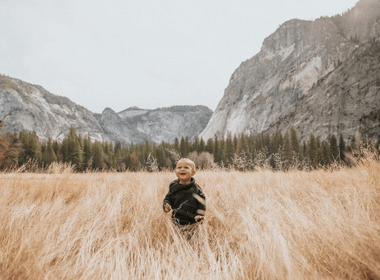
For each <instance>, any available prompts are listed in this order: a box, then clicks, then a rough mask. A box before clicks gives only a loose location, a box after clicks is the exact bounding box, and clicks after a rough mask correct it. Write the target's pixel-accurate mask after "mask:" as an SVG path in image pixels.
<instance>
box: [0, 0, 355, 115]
mask: <svg viewBox="0 0 380 280" xmlns="http://www.w3.org/2000/svg"><path fill="white" fill-rule="evenodd" d="M357 2H358V0H319V1H316V0H228V1H227V0H186V1H185V0H136V1H131V0H107V1H106V0H96V1H94V0H0V74H5V75H8V76H11V77H15V78H18V79H21V80H24V81H26V82H29V83H32V84H38V85H41V86H42V87H44V88H45V89H46V90H48V91H50V92H52V93H54V94H56V95H61V96H66V97H68V98H69V99H71V100H72V101H73V102H75V103H77V104H78V105H81V106H83V107H85V108H87V109H89V110H90V111H92V112H95V113H101V112H102V111H103V109H105V108H106V107H110V108H112V109H113V110H114V111H116V112H119V111H122V110H124V109H126V108H128V107H131V106H138V107H140V108H147V109H155V108H159V107H169V106H172V105H205V106H207V107H209V108H210V109H212V110H215V108H216V106H217V105H218V103H219V101H220V100H221V98H222V96H223V94H224V90H225V88H226V87H227V85H228V82H229V79H230V77H231V75H232V73H233V71H234V70H235V69H236V68H237V67H238V66H239V65H240V63H241V62H242V61H245V60H247V59H249V58H251V57H253V56H254V55H256V54H257V53H258V52H259V51H260V48H261V45H262V42H263V40H264V39H265V38H266V37H268V36H269V35H270V34H272V33H273V32H274V31H275V30H276V29H277V28H278V27H279V26H280V25H281V24H282V23H284V22H285V21H287V20H290V19H294V18H298V19H305V20H314V19H316V18H319V17H320V16H332V15H335V14H341V13H343V12H345V11H347V10H348V9H349V8H352V7H354V6H355V4H356V3H357Z"/></svg>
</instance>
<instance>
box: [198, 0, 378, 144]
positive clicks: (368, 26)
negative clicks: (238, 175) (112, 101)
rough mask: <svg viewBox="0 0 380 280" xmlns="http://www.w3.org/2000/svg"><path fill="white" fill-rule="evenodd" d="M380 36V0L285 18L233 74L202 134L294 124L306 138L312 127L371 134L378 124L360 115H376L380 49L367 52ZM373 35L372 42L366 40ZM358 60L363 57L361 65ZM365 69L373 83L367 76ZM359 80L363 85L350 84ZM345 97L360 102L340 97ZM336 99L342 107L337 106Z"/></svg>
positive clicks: (318, 133) (326, 131)
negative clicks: (307, 17)
mask: <svg viewBox="0 0 380 280" xmlns="http://www.w3.org/2000/svg"><path fill="white" fill-rule="evenodd" d="M363 22H364V24H363ZM363 28H365V30H366V32H364V31H363V30H364V29H363ZM379 38H380V1H374V0H362V1H360V2H359V3H358V4H357V5H356V6H355V7H354V8H353V9H351V10H350V11H349V12H347V13H346V14H344V15H340V16H335V17H332V18H327V17H325V18H320V19H317V20H315V21H302V20H290V21H288V22H286V23H284V24H283V25H281V26H280V27H279V28H278V29H277V30H276V31H275V32H274V33H273V34H272V35H270V36H269V37H268V38H266V39H265V40H264V42H263V45H262V48H261V50H260V52H259V53H258V54H257V55H255V56H254V57H253V58H251V59H249V60H247V61H245V62H243V63H242V64H241V65H240V66H239V68H238V69H236V70H235V72H234V73H233V74H232V76H231V79H230V82H229V85H228V87H227V88H226V90H225V93H224V96H223V98H222V100H221V101H220V103H219V105H218V107H217V109H216V110H215V112H214V114H213V115H212V117H211V119H210V122H209V124H208V125H207V127H206V128H205V130H204V131H203V132H202V133H201V134H200V137H202V138H204V139H208V138H211V137H213V136H214V135H218V136H219V137H223V136H226V134H227V133H228V132H231V133H232V134H239V133H245V134H253V135H255V134H259V133H272V132H274V131H275V130H281V131H283V132H285V131H286V130H288V129H289V128H290V127H291V126H293V125H294V126H296V128H297V130H298V132H299V133H300V134H301V139H302V140H305V139H304V138H302V137H305V136H306V137H307V135H308V133H309V132H310V131H312V132H313V133H314V134H315V135H316V136H319V137H320V138H321V139H325V138H327V137H328V136H329V135H330V134H331V133H335V134H337V133H342V134H343V136H344V137H348V136H349V135H351V133H352V132H353V131H355V130H359V131H361V132H362V133H364V134H371V135H372V134H373V133H375V132H374V130H373V129H372V130H371V129H370V130H368V125H365V124H364V122H363V121H359V120H360V119H362V120H364V119H368V118H367V117H365V116H367V115H371V116H373V115H376V114H377V113H376V110H377V109H375V108H376V106H377V107H379V105H380V104H379V103H380V101H379V99H380V98H379V94H378V89H377V88H376V85H375V84H376V79H377V78H376V77H377V75H378V74H377V73H376V69H377V68H378V65H379V62H378V60H377V58H378V53H376V52H371V51H369V53H371V54H368V52H367V50H371V49H374V48H376V46H375V45H376V44H377V43H376V41H377V40H379ZM369 41H370V42H373V43H372V44H373V45H371V46H369V45H368V44H366V43H367V42H369ZM361 56H363V57H361ZM364 57H366V58H364ZM352 61H357V62H359V61H360V65H361V67H357V68H355V69H356V70H355V73H354V72H353V71H354V70H353V67H354V66H355V65H353V64H352ZM375 61H376V62H375ZM368 69H370V70H368ZM367 72H368V73H367ZM368 75H369V76H370V77H368ZM327 77H330V79H329V80H327ZM347 77H350V79H349V82H348V78H347ZM364 77H366V78H367V80H366V81H368V83H367V82H366V83H365V84H363V80H362V79H363V78H364ZM346 78H347V80H346V81H345V79H346ZM322 81H324V82H322ZM343 81H344V82H345V83H344V85H342V82H343ZM356 83H358V84H360V85H361V88H360V93H359V91H356V92H354V91H353V90H350V87H351V86H352V85H354V84H356ZM327 90H328V91H329V92H328V93H327ZM327 95H328V96H329V97H328V98H327V99H326V96H327ZM348 96H349V98H348ZM363 98H364V99H365V100H368V101H369V100H371V106H370V107H366V106H361V105H359V103H360V104H362V100H363ZM342 99H346V100H345V101H346V103H348V102H350V103H352V104H354V105H355V104H356V106H348V105H344V106H343V105H341V104H338V103H339V102H341V101H342ZM316 100H318V102H316ZM316 104H318V105H316ZM372 105H373V106H372ZM335 107H336V108H339V110H335V109H334V110H333V109H331V108H335ZM372 107H373V110H375V111H372V109H371V108H372ZM332 110H333V111H332ZM329 112H330V113H329ZM332 112H334V113H332ZM327 113H328V114H330V115H328V114H327ZM310 119H312V123H313V126H312V127H313V130H311V129H310ZM375 122H376V121H375ZM378 124H379V123H378ZM373 125H374V124H372V126H373Z"/></svg>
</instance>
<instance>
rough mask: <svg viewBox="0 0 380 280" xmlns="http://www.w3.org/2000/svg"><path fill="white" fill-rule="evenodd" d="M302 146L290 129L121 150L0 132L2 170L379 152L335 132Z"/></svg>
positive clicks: (293, 161)
mask: <svg viewBox="0 0 380 280" xmlns="http://www.w3.org/2000/svg"><path fill="white" fill-rule="evenodd" d="M308 139H309V140H308V141H303V142H300V141H299V139H298V137H297V131H296V129H295V128H294V127H292V128H291V129H290V131H288V132H286V133H285V134H282V133H281V132H276V133H273V134H271V135H268V134H260V135H256V136H247V135H231V134H228V135H227V137H226V138H218V137H214V138H213V139H208V140H207V141H204V140H203V139H199V138H198V137H195V138H194V139H192V140H190V139H189V138H188V137H181V138H180V139H178V138H176V139H175V141H174V142H173V143H167V142H161V143H160V144H156V143H150V142H145V143H142V144H132V145H129V146H124V145H122V144H121V143H120V142H116V143H113V142H107V141H104V142H99V141H92V140H91V138H90V136H89V135H88V136H87V137H83V136H81V135H78V134H77V132H76V129H75V127H71V128H70V131H69V133H68V134H67V136H66V137H65V138H64V139H63V141H57V140H51V139H49V140H48V141H40V140H39V137H38V136H37V134H36V132H25V131H21V132H20V133H8V134H0V169H1V170H15V169H20V170H29V171H37V170H39V171H41V170H44V169H47V168H48V167H49V166H50V165H51V164H53V163H64V164H69V165H71V166H72V167H73V169H74V171H76V172H86V171H116V172H122V171H126V170H129V171H152V172H153V171H162V170H170V169H172V168H173V167H174V165H175V162H176V160H178V159H179V158H180V157H188V158H190V159H192V160H193V161H194V162H195V163H196V165H197V167H198V168H199V169H215V168H218V169H229V170H232V169H234V170H240V171H246V170H255V168H269V169H273V170H285V171H286V170H289V169H292V168H293V169H294V168H295V169H298V170H312V169H318V168H328V167H331V166H332V165H333V166H334V165H350V164H351V160H350V158H352V157H354V158H358V157H361V156H364V155H363V149H361V148H362V147H364V148H365V149H366V151H371V152H372V153H375V154H378V153H379V141H377V142H374V141H369V140H367V139H362V137H361V135H360V133H359V132H356V133H355V134H354V135H353V136H352V137H351V139H352V140H350V141H345V139H343V137H342V135H339V138H337V137H336V136H335V135H334V134H333V135H331V136H330V137H329V139H328V140H325V141H321V140H320V139H319V138H318V137H316V136H314V135H313V134H311V135H310V136H309V137H308Z"/></svg>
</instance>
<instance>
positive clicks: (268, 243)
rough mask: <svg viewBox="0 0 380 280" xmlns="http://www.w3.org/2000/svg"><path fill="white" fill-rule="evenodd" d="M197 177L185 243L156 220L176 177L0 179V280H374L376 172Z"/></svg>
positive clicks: (163, 217)
mask: <svg viewBox="0 0 380 280" xmlns="http://www.w3.org/2000/svg"><path fill="white" fill-rule="evenodd" d="M54 170H55V172H54ZM195 178H196V180H197V182H198V183H199V184H200V185H201V186H202V188H203V190H204V192H205V194H206V197H207V214H206V217H207V219H206V222H205V223H204V224H203V225H202V226H201V227H200V228H199V229H198V233H197V234H196V235H195V236H194V237H193V238H192V239H191V240H189V241H188V240H186V239H185V238H183V237H182V236H181V234H179V233H177V231H176V228H175V227H173V225H172V224H171V222H170V220H169V215H168V214H164V213H163V211H162V204H161V203H162V199H163V197H164V195H165V194H166V192H167V185H168V183H169V182H170V181H171V180H172V179H173V174H172V173H168V172H163V173H148V172H141V173H88V174H75V173H72V172H71V171H70V169H65V168H61V169H60V168H59V167H56V168H55V169H53V170H52V171H51V174H28V173H11V174H0V186H1V187H0V214H1V229H0V246H1V250H0V279H380V262H379V260H380V164H379V163H376V162H374V161H367V162H365V163H363V164H361V165H359V166H357V167H354V168H351V169H340V170H335V171H333V172H332V171H326V170H325V171H323V170H319V171H312V172H304V171H290V172H287V173H282V172H277V173H275V172H271V171H268V170H262V171H257V172H247V173H239V172H226V171H215V172H211V171H209V172H206V171H202V172H199V173H198V174H197V175H196V176H195Z"/></svg>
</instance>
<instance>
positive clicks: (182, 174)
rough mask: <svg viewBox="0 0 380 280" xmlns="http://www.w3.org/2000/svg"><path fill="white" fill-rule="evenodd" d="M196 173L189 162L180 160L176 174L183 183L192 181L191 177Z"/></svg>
mask: <svg viewBox="0 0 380 280" xmlns="http://www.w3.org/2000/svg"><path fill="white" fill-rule="evenodd" d="M194 174H195V170H193V168H192V167H191V165H190V164H188V163H187V162H184V161H182V162H178V163H177V166H176V168H175V175H176V176H177V178H178V180H179V181H180V183H181V184H188V183H190V179H191V177H192V176H193V175H194Z"/></svg>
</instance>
